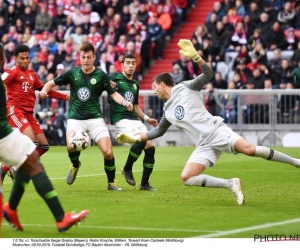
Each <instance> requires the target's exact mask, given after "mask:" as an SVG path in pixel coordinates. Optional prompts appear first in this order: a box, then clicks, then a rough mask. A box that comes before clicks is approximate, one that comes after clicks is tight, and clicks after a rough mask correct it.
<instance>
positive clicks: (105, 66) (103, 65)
mask: <svg viewBox="0 0 300 250" xmlns="http://www.w3.org/2000/svg"><path fill="white" fill-rule="evenodd" d="M110 65H112V63H110V62H109V61H108V60H107V54H106V53H102V54H101V55H100V60H99V62H98V63H96V66H98V67H99V68H100V69H102V70H103V71H104V72H105V73H106V74H107V73H108V72H109V66H110Z"/></svg>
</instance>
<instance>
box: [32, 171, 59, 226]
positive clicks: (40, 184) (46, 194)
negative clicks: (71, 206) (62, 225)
mask: <svg viewBox="0 0 300 250" xmlns="http://www.w3.org/2000/svg"><path fill="white" fill-rule="evenodd" d="M32 182H33V185H34V187H35V189H36V191H37V192H38V194H39V195H40V196H41V197H42V198H43V199H44V201H45V202H46V204H47V205H48V207H49V209H50V210H51V212H52V214H53V216H54V217H55V220H56V221H57V222H58V221H61V220H62V219H63V217H64V214H65V212H64V210H63V208H62V206H61V204H60V202H59V200H58V196H57V193H56V191H55V190H54V189H53V186H52V184H51V182H50V180H49V178H48V176H47V175H46V173H45V172H42V173H39V174H37V175H35V176H32Z"/></svg>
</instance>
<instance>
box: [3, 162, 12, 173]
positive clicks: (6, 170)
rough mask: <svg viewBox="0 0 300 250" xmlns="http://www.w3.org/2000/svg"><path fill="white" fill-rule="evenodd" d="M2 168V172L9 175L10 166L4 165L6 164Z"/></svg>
mask: <svg viewBox="0 0 300 250" xmlns="http://www.w3.org/2000/svg"><path fill="white" fill-rule="evenodd" d="M1 168H2V170H3V171H4V172H6V173H7V172H8V170H9V169H10V167H8V166H6V165H4V164H3V165H2V167H1Z"/></svg>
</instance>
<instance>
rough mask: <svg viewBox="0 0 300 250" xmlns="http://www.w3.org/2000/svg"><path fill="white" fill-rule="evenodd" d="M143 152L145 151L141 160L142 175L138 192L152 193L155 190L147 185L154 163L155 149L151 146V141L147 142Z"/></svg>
mask: <svg viewBox="0 0 300 250" xmlns="http://www.w3.org/2000/svg"><path fill="white" fill-rule="evenodd" d="M144 151H145V156H144V160H143V174H142V180H141V186H140V190H148V191H154V190H156V189H155V188H153V187H152V186H151V185H150V184H149V179H150V176H151V174H152V171H153V167H154V162H155V159H154V155H155V147H154V146H153V143H152V141H147V144H146V146H145V149H144Z"/></svg>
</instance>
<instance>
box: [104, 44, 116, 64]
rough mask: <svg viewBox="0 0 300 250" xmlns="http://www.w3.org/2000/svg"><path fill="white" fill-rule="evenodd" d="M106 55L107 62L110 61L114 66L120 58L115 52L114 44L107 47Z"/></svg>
mask: <svg viewBox="0 0 300 250" xmlns="http://www.w3.org/2000/svg"><path fill="white" fill-rule="evenodd" d="M106 55H107V61H109V62H110V63H111V64H114V63H115V61H116V60H117V58H118V53H117V52H116V51H115V47H114V45H113V44H109V45H108V46H107V51H106Z"/></svg>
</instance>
